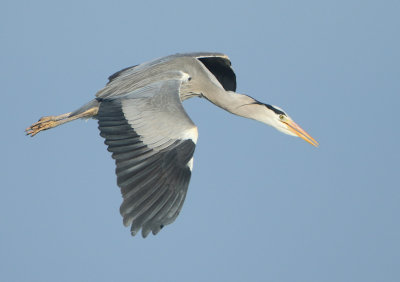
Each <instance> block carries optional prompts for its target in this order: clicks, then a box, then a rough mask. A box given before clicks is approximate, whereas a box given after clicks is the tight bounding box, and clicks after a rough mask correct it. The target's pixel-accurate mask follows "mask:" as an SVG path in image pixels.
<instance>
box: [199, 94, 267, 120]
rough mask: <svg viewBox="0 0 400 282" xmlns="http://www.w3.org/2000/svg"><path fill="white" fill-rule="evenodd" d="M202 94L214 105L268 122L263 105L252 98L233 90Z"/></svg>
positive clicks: (236, 113) (239, 114) (233, 112)
mask: <svg viewBox="0 0 400 282" xmlns="http://www.w3.org/2000/svg"><path fill="white" fill-rule="evenodd" d="M203 96H204V97H205V98H206V99H207V100H209V101H210V102H212V103H213V104H214V105H216V106H218V107H220V108H222V109H224V110H226V111H228V112H230V113H232V114H234V115H238V116H242V117H245V118H250V119H254V120H258V121H261V122H263V123H267V124H269V119H268V116H267V111H266V110H265V107H262V106H260V105H259V102H258V101H257V100H255V99H254V98H252V97H250V96H247V95H244V94H240V93H236V92H233V91H218V92H213V93H212V95H204V94H203Z"/></svg>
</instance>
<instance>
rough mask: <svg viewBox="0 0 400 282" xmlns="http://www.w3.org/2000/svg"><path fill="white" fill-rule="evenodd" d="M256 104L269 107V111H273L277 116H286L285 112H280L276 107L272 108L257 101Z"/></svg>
mask: <svg viewBox="0 0 400 282" xmlns="http://www.w3.org/2000/svg"><path fill="white" fill-rule="evenodd" d="M254 104H257V105H263V106H265V107H267V108H268V109H270V110H271V111H273V112H274V113H275V114H277V115H285V116H286V113H285V112H283V111H281V110H279V109H277V108H275V107H274V106H271V105H269V104H264V103H262V102H260V101H257V100H256V101H255V102H254Z"/></svg>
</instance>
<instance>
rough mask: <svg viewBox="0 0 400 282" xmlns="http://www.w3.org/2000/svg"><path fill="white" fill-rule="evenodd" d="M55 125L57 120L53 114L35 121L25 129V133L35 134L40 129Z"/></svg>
mask: <svg viewBox="0 0 400 282" xmlns="http://www.w3.org/2000/svg"><path fill="white" fill-rule="evenodd" d="M55 126H57V121H56V119H55V117H54V116H47V117H42V118H41V119H39V120H38V121H37V122H35V123H34V124H32V125H31V126H29V127H28V128H27V129H25V132H26V135H30V136H31V137H33V136H35V135H36V134H38V133H39V132H40V131H42V130H46V129H50V128H53V127H55Z"/></svg>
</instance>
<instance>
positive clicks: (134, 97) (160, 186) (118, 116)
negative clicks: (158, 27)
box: [26, 53, 318, 238]
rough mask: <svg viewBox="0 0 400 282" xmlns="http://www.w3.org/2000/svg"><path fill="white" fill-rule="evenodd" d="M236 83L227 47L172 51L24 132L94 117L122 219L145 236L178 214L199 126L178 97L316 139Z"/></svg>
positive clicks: (127, 70)
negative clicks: (240, 90)
mask: <svg viewBox="0 0 400 282" xmlns="http://www.w3.org/2000/svg"><path fill="white" fill-rule="evenodd" d="M235 91H236V75H235V73H234V71H233V69H232V68H231V62H230V60H229V58H228V57H227V56H226V55H224V54H220V53H189V54H176V55H171V56H167V57H163V58H159V59H156V60H153V61H150V62H146V63H143V64H140V65H136V66H133V67H129V68H125V69H123V70H120V71H119V72H117V73H115V74H113V75H111V76H110V77H109V82H108V83H107V85H106V86H105V87H104V88H103V89H101V90H100V91H99V92H97V94H96V98H95V99H93V100H92V101H90V102H89V103H87V104H85V105H84V106H82V107H81V108H79V109H77V110H76V111H74V112H70V113H66V114H62V115H59V116H46V117H42V118H41V119H40V120H39V121H38V122H36V123H34V124H32V125H31V126H30V127H28V128H27V129H26V133H27V135H30V136H35V135H36V134H37V133H39V132H40V131H43V130H47V129H50V128H54V127H56V126H58V125H61V124H64V123H66V122H70V121H73V120H76V119H80V118H83V119H87V118H94V119H97V120H98V124H99V130H100V135H101V136H102V137H103V138H104V139H105V141H104V143H105V144H106V145H107V146H108V151H110V152H111V153H112V157H113V159H115V162H116V174H117V184H118V186H119V187H120V188H121V193H122V196H123V202H122V204H121V207H120V212H121V215H122V217H123V223H124V225H125V226H131V234H132V236H134V235H136V233H137V232H138V231H139V230H140V229H141V230H142V236H143V237H144V238H145V237H146V236H147V235H148V234H149V233H150V232H152V233H153V234H154V235H156V234H157V233H158V232H159V231H160V230H161V228H163V227H164V226H165V225H167V224H170V223H172V222H173V221H174V220H175V219H176V217H177V216H178V214H179V212H180V210H181V209H182V205H183V202H184V200H185V197H186V193H187V189H188V186H189V180H190V176H191V171H192V167H193V153H194V149H195V146H196V142H197V137H198V132H197V127H196V125H195V124H194V123H193V122H192V120H191V119H190V117H189V116H188V115H187V113H186V111H185V110H184V108H183V106H182V101H184V100H186V99H189V98H192V97H202V98H205V99H207V100H209V101H210V102H211V103H213V104H215V105H216V106H218V107H220V108H222V109H224V110H226V111H228V112H230V113H232V114H235V115H238V116H242V117H245V118H250V119H254V120H258V121H260V122H263V123H265V124H268V125H270V126H272V127H275V128H276V129H278V130H279V131H281V132H283V133H285V134H288V135H293V136H299V137H301V138H302V139H304V140H305V141H307V142H308V143H310V144H311V145H314V146H318V142H317V141H315V140H314V139H313V138H312V137H311V136H310V135H309V134H308V133H306V132H305V131H304V130H303V129H302V128H301V127H300V126H298V125H297V124H296V123H295V122H294V121H293V120H292V119H291V118H290V117H289V116H288V115H287V114H286V112H284V111H283V110H282V109H281V108H278V107H276V106H273V105H269V104H264V103H262V102H259V101H257V100H255V99H254V98H252V97H250V96H247V95H244V94H239V93H236V92H235Z"/></svg>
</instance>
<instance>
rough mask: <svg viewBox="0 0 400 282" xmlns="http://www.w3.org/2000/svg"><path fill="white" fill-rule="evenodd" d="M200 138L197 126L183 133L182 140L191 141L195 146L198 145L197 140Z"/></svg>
mask: <svg viewBox="0 0 400 282" xmlns="http://www.w3.org/2000/svg"><path fill="white" fill-rule="evenodd" d="M198 137H199V131H198V130H197V126H193V127H192V128H190V129H187V130H185V131H184V132H182V139H186V140H187V139H190V140H192V141H193V143H194V144H196V143H197V139H198Z"/></svg>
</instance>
